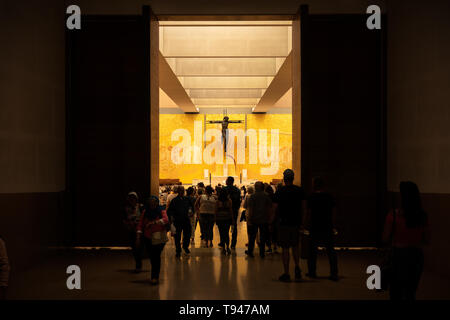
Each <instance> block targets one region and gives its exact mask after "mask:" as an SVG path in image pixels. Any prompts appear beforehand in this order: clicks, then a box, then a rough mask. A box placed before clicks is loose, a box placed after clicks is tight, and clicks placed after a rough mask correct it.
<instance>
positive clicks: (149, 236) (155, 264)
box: [136, 196, 169, 285]
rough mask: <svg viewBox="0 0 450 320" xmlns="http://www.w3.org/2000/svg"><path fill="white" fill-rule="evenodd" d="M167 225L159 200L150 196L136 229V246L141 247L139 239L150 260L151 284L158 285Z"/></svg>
mask: <svg viewBox="0 0 450 320" xmlns="http://www.w3.org/2000/svg"><path fill="white" fill-rule="evenodd" d="M168 223H169V219H168V218H167V214H166V211H165V210H163V209H162V207H161V206H160V205H159V198H158V197H156V196H151V197H150V199H149V200H148V201H147V203H146V205H145V208H144V212H143V216H142V218H141V219H140V220H139V224H138V226H137V228H136V230H137V238H136V246H140V245H141V237H142V235H143V241H144V244H145V247H146V249H147V252H148V256H149V258H150V263H151V266H152V271H151V283H152V284H154V285H156V284H158V283H159V272H160V270H161V253H162V251H163V249H164V245H165V244H166V242H167V241H168V238H167V229H166V225H167V224H168Z"/></svg>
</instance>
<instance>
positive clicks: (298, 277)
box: [295, 267, 302, 281]
mask: <svg viewBox="0 0 450 320" xmlns="http://www.w3.org/2000/svg"><path fill="white" fill-rule="evenodd" d="M295 280H296V281H299V280H302V271H301V270H300V268H299V267H295Z"/></svg>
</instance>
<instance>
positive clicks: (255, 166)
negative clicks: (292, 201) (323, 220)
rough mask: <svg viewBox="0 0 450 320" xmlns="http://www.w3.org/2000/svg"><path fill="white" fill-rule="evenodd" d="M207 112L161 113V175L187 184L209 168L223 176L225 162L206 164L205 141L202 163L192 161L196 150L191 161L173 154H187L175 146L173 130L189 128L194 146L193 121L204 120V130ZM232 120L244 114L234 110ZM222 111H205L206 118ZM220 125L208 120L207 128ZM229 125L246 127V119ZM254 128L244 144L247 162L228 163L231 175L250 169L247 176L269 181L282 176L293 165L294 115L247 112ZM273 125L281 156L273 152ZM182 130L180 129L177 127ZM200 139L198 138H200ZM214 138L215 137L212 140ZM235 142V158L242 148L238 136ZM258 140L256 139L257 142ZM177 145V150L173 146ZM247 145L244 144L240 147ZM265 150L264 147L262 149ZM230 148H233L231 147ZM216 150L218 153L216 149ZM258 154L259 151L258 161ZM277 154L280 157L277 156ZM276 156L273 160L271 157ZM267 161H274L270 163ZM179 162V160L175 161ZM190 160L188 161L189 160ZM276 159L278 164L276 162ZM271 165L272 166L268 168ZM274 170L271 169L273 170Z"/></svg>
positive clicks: (248, 121)
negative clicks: (238, 144) (180, 158)
mask: <svg viewBox="0 0 450 320" xmlns="http://www.w3.org/2000/svg"><path fill="white" fill-rule="evenodd" d="M204 116H205V115H203V114H160V125H159V128H160V166H159V168H160V169H159V170H160V179H180V180H181V181H182V182H183V183H185V184H190V183H192V180H194V179H203V177H204V169H208V170H209V172H211V174H212V175H213V176H223V175H224V169H223V168H224V165H223V164H217V163H215V164H206V163H205V159H206V158H205V157H204V156H203V155H204V154H203V152H204V150H205V142H204V141H203V142H202V143H201V145H202V150H201V154H202V158H201V163H200V164H195V163H192V162H195V161H193V159H194V157H193V154H194V152H193V151H192V153H191V157H190V158H189V159H191V160H192V161H190V162H191V163H188V164H187V163H186V161H183V163H179V164H176V163H174V161H173V154H172V153H175V154H180V155H182V156H183V155H184V153H183V152H179V153H178V151H177V150H176V146H177V145H178V144H179V143H180V141H181V138H179V137H176V136H174V139H176V140H175V141H172V134H173V132H174V131H175V130H177V129H185V130H182V131H183V132H184V133H185V134H187V132H189V135H190V140H191V141H192V142H191V143H192V146H194V145H195V144H194V121H201V133H203V130H204ZM229 117H230V120H244V119H245V114H232V115H230V116H229ZM222 119H223V115H222V114H208V115H206V121H209V120H222ZM213 128H215V129H219V130H220V129H221V125H220V124H207V125H206V129H213ZM229 129H234V130H238V129H242V130H244V129H245V124H244V123H234V124H230V125H229ZM249 129H254V130H255V131H254V132H255V133H256V139H254V138H250V137H246V139H247V145H246V146H245V161H242V160H244V159H242V158H241V159H242V160H241V162H245V163H237V164H236V166H235V165H234V163H233V164H228V165H227V168H228V169H227V170H228V175H233V176H237V177H238V176H239V174H240V173H241V172H243V169H246V170H247V179H257V180H261V181H264V182H270V181H271V180H272V179H274V178H275V179H279V178H281V177H282V173H283V171H284V170H285V169H286V168H291V166H292V115H291V114H248V115H247V130H249ZM264 129H265V130H264ZM272 129H278V144H279V148H278V157H277V156H276V155H275V154H273V153H272V150H271V145H272V134H271V132H272V131H271V130H272ZM265 131H266V136H267V138H266V139H265V140H266V141H267V142H266V144H267V150H268V153H264V152H263V153H262V154H263V156H262V158H261V150H260V149H261V148H263V147H262V146H263V144H262V143H263V139H262V138H264V137H265V136H264V132H265ZM178 132H180V130H178ZM274 132H275V134H274V139H275V141H276V131H274ZM197 141H198V140H197ZM213 141H214V140H213ZM235 141H236V143H235V146H234V156H235V159H237V158H238V153H239V151H238V150H237V148H238V146H237V139H236V140H235ZM255 142H256V143H255ZM210 143H211V141H207V142H206V145H209V144H210ZM174 148H175V150H174ZM243 150H244V149H243V148H242V150H241V151H243ZM262 150H264V149H262ZM229 151H230V150H229ZM251 153H252V154H253V158H252V159H250V154H251ZM214 154H215V153H214ZM255 154H256V155H257V160H256V163H251V162H252V161H253V162H255ZM264 154H267V156H269V158H270V159H269V160H267V159H266V163H261V162H264ZM277 158H278V159H277ZM272 160H273V161H272ZM267 161H270V162H273V163H272V164H271V163H267ZM175 162H176V161H175ZM188 162H189V161H188ZM275 162H277V163H276V165H275V164H274V163H275ZM271 166H272V170H269V174H267V173H268V171H267V170H268V168H270V167H271ZM270 171H271V172H270Z"/></svg>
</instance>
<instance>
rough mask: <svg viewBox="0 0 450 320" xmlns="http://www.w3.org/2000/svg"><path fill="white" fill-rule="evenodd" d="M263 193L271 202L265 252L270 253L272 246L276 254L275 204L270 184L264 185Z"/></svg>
mask: <svg viewBox="0 0 450 320" xmlns="http://www.w3.org/2000/svg"><path fill="white" fill-rule="evenodd" d="M264 191H265V192H266V193H267V195H268V196H269V198H270V200H271V201H272V207H271V209H270V217H269V233H268V237H267V247H268V250H267V252H269V253H270V252H272V245H273V250H274V252H277V232H278V229H277V222H276V219H275V210H276V204H275V203H274V202H273V200H274V196H275V192H274V191H273V188H272V186H271V185H270V184H265V185H264Z"/></svg>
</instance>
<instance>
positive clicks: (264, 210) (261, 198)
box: [245, 181, 272, 258]
mask: <svg viewBox="0 0 450 320" xmlns="http://www.w3.org/2000/svg"><path fill="white" fill-rule="evenodd" d="M271 210H272V200H271V199H270V197H269V196H268V195H267V193H265V192H264V184H263V183H262V182H261V181H258V182H256V183H255V193H254V194H252V195H251V196H250V197H249V198H248V201H247V233H248V250H246V251H245V253H246V254H247V255H248V256H249V257H253V249H254V248H255V240H256V235H257V233H258V231H259V236H260V240H259V255H260V257H261V258H264V256H265V250H266V241H267V233H268V229H269V218H270V212H271Z"/></svg>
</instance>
